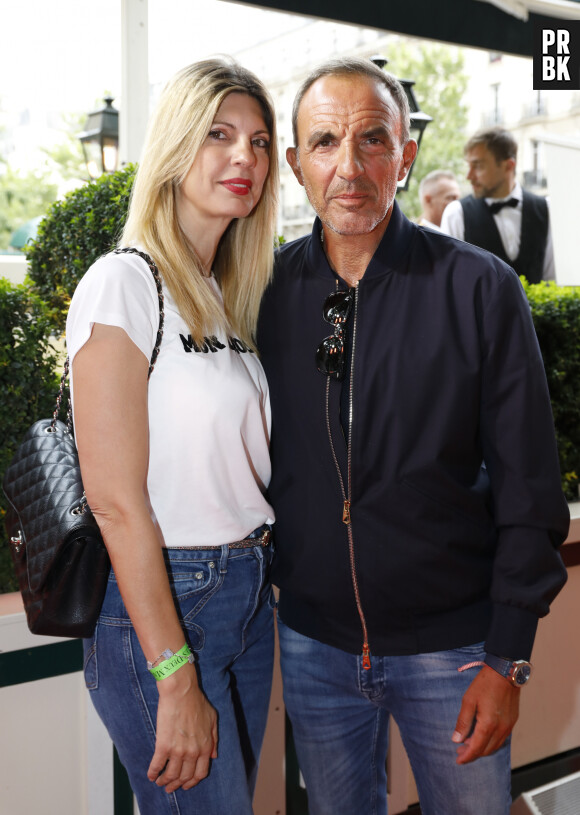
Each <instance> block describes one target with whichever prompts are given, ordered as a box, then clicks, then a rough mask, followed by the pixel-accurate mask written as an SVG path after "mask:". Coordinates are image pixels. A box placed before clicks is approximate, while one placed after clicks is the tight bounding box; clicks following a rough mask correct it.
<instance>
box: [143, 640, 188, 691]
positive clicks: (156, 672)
mask: <svg viewBox="0 0 580 815" xmlns="http://www.w3.org/2000/svg"><path fill="white" fill-rule="evenodd" d="M188 662H189V663H191V664H193V654H192V653H191V649H190V647H189V645H187V644H186V645H184V646H183V648H180V649H179V651H177V653H176V654H173V655H172V656H171V657H169V658H168V659H166V660H164V661H163V662H162V663H161V665H157V666H156V667H155V668H149V670H150V672H151V673H152V674H153V676H154V677H155V679H156V680H157V681H158V682H161V680H162V679H165V678H166V677H168V676H171V674H174V673H175V671H178V670H179V669H180V668H181V667H182V666H183V665H186V664H187V663H188Z"/></svg>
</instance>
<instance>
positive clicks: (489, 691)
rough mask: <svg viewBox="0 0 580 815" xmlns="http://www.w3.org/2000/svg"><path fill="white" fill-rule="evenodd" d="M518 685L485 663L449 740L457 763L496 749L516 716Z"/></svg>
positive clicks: (517, 710)
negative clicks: (456, 746)
mask: <svg viewBox="0 0 580 815" xmlns="http://www.w3.org/2000/svg"><path fill="white" fill-rule="evenodd" d="M520 693H521V689H520V688H516V687H515V685H512V683H511V682H510V681H509V680H508V679H505V677H503V676H500V675H499V674H498V673H497V672H496V671H494V670H493V668H490V667H489V666H488V665H484V666H483V667H482V669H481V671H480V672H479V673H478V674H477V676H476V677H475V679H474V680H473V682H472V683H471V685H470V686H469V687H468V689H467V691H466V692H465V695H464V697H463V702H462V704H461V710H460V711H459V716H458V717H457V723H456V725H455V732H454V734H453V737H452V740H453V741H454V742H456V743H457V744H459V747H458V748H457V763H458V764H467V763H469V762H470V761H475V759H476V758H480V757H481V756H489V755H491V753H494V752H495V751H496V750H498V749H499V748H500V747H501V746H502V744H503V743H504V741H505V740H506V739H507V737H508V736H509V734H510V733H511V732H512V730H513V727H514V725H515V723H516V722H517V720H518V714H519V708H520Z"/></svg>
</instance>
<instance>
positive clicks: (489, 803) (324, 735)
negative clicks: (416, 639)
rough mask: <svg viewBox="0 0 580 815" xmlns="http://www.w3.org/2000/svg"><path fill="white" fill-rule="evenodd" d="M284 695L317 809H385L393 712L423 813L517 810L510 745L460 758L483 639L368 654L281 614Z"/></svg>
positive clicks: (341, 813)
mask: <svg viewBox="0 0 580 815" xmlns="http://www.w3.org/2000/svg"><path fill="white" fill-rule="evenodd" d="M278 634H279V638H280V651H281V663H282V678H283V683H284V702H285V704H286V709H287V711H288V714H289V716H290V720H291V722H292V730H293V734H294V741H295V744H296V751H297V754H298V762H299V764H300V769H301V770H302V774H303V776H304V779H305V782H306V791H307V794H308V811H309V815H386V813H387V777H386V757H387V746H388V719H389V714H392V716H393V718H394V719H395V721H396V722H397V724H398V726H399V729H400V731H401V736H402V738H403V742H404V745H405V749H406V751H407V754H408V756H409V760H410V762H411V766H412V768H413V774H414V776H415V781H416V783H417V788H418V791H419V798H420V803H421V812H422V813H423V815H509V810H510V803H511V796H510V782H511V773H510V748H509V743H506V744H505V745H504V746H503V747H502V748H501V749H500V750H498V751H496V752H495V753H494V754H493V755H491V756H488V757H485V758H480V759H477V761H475V762H473V763H471V764H465V765H458V764H456V763H455V760H456V757H457V756H456V749H457V745H455V744H454V743H453V742H452V741H451V736H452V734H453V731H454V729H455V722H456V720H457V716H458V713H459V708H460V706H461V699H462V697H463V694H464V693H465V691H466V689H467V687H468V685H469V684H470V682H471V680H472V679H473V677H474V676H475V671H477V670H479V668H478V667H474V668H469V669H467V670H465V671H458V668H460V667H462V666H464V665H466V664H468V663H471V662H474V661H477V660H481V659H483V656H484V653H483V645H482V644H481V643H480V644H478V645H474V646H470V647H466V648H458V649H455V650H452V651H439V652H435V653H431V654H416V655H410V656H394V657H372V658H371V669H370V670H364V669H363V667H362V657H361V656H355V655H353V654H347V653H346V652H344V651H341V650H339V649H337V648H332V647H330V646H328V645H324V644H322V643H320V642H317V641H316V640H312V639H309V638H308V637H305V636H303V635H301V634H298V633H296V632H295V631H293V630H292V629H290V628H288V626H285V625H284V624H283V623H282V622H281V621H280V619H278Z"/></svg>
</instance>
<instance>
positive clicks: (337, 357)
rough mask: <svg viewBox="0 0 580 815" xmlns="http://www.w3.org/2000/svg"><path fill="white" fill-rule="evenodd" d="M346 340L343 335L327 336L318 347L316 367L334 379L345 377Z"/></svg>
mask: <svg viewBox="0 0 580 815" xmlns="http://www.w3.org/2000/svg"><path fill="white" fill-rule="evenodd" d="M344 359H345V354H344V340H343V337H342V335H338V336H334V337H327V338H326V339H325V340H322V342H321V343H320V345H319V346H318V348H317V349H316V367H317V368H318V370H319V371H320V373H322V374H326V375H327V376H331V377H333V378H334V379H343V378H344Z"/></svg>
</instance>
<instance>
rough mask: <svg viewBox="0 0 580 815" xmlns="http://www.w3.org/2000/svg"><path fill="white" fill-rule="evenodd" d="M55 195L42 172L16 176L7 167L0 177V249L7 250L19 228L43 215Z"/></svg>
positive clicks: (44, 173)
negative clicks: (13, 234)
mask: <svg viewBox="0 0 580 815" xmlns="http://www.w3.org/2000/svg"><path fill="white" fill-rule="evenodd" d="M56 195H57V185H56V184H55V183H53V182H52V181H51V180H50V178H49V175H48V173H47V172H46V171H45V170H36V171H34V172H27V173H19V172H16V171H15V170H13V169H12V168H11V167H9V166H7V167H6V168H5V171H4V172H3V173H2V174H0V249H8V246H9V244H10V238H11V236H12V233H13V232H14V231H15V230H16V229H18V227H19V226H21V225H22V224H23V223H25V222H26V221H29V220H31V219H32V218H35V217H36V216H38V215H44V213H45V212H46V209H47V207H48V206H49V205H50V204H51V203H52V202H53V201H54V200H55V198H56Z"/></svg>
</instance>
